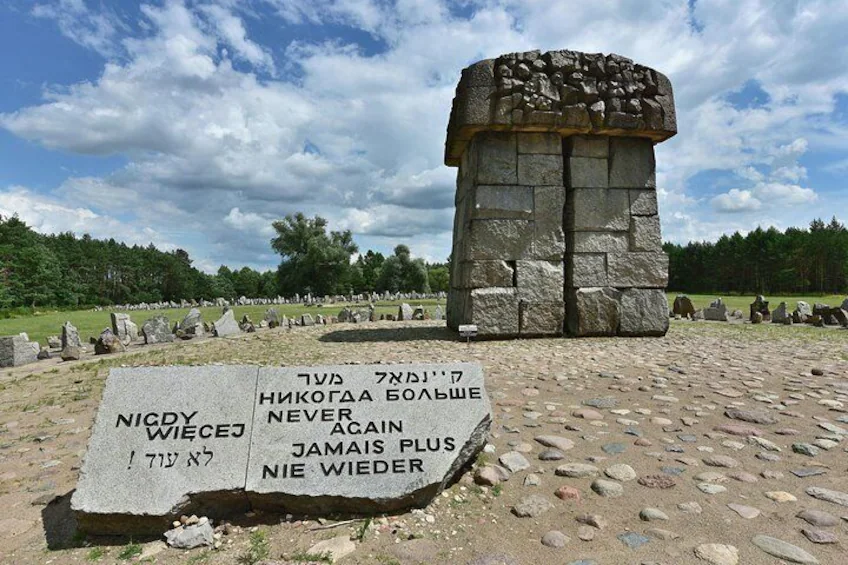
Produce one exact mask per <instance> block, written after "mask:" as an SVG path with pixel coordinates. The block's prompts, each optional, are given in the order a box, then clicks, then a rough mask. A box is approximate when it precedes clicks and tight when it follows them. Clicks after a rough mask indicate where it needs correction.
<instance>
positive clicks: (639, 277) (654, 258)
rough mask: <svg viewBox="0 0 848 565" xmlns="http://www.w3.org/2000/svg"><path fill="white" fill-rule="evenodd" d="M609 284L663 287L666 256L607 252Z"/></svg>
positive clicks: (665, 274)
mask: <svg viewBox="0 0 848 565" xmlns="http://www.w3.org/2000/svg"><path fill="white" fill-rule="evenodd" d="M607 276H608V277H609V285H610V286H613V287H617V288H626V287H643V288H665V286H666V284H667V283H668V256H667V255H666V254H665V253H609V254H607Z"/></svg>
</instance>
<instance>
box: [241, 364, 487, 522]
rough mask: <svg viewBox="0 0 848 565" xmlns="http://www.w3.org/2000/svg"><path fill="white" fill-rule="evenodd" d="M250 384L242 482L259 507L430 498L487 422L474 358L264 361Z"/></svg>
mask: <svg viewBox="0 0 848 565" xmlns="http://www.w3.org/2000/svg"><path fill="white" fill-rule="evenodd" d="M256 390H257V392H256V406H255V415H254V420H253V422H254V428H253V438H252V442H251V457H250V463H249V466H248V470H247V492H248V495H249V497H250V499H251V501H252V503H253V506H254V507H255V508H260V509H284V510H286V511H288V512H292V511H293V512H308V513H309V514H313V515H314V514H316V513H321V512H327V511H336V512H338V511H352V512H358V513H359V512H383V511H390V510H395V509H399V508H403V507H406V506H410V505H422V504H426V503H427V502H429V500H430V499H432V497H434V496H436V495H437V494H438V493H439V492H440V491H441V490H442V489H443V488H444V487H445V486H446V485H447V484H448V483H449V482H450V481H451V480H453V479H454V478H455V477H456V476H457V474H458V473H459V472H460V470H461V469H462V468H463V467H464V466H465V465H466V464H468V463H469V462H470V461H472V460H473V458H474V457H475V456H476V455H477V453H478V452H479V451H480V450H481V449H482V448H483V446H484V444H485V440H486V437H487V434H488V431H489V426H490V424H491V414H490V405H489V400H488V396H487V394H486V391H485V387H484V382H483V372H482V368H481V367H480V366H479V365H476V364H468V363H455V364H439V365H424V364H417V365H340V366H328V367H311V368H310V367H267V368H261V369H260V370H259V382H258V386H257V389H256ZM310 419H311V420H312V421H311V422H310V421H309V420H310Z"/></svg>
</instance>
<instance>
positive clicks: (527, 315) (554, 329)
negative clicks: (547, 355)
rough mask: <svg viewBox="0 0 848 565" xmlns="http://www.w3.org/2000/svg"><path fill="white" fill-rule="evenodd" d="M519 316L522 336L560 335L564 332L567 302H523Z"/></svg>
mask: <svg viewBox="0 0 848 565" xmlns="http://www.w3.org/2000/svg"><path fill="white" fill-rule="evenodd" d="M519 318H520V320H519V326H520V333H521V335H522V336H543V335H545V336H559V335H562V334H563V325H564V322H565V303H564V302H563V301H561V300H560V301H558V302H521V305H520V311H519Z"/></svg>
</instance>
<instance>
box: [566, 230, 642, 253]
mask: <svg viewBox="0 0 848 565" xmlns="http://www.w3.org/2000/svg"><path fill="white" fill-rule="evenodd" d="M568 241H569V244H568V251H569V252H573V253H609V252H616V251H618V252H626V251H629V250H630V234H629V233H627V232H610V231H575V232H571V233H570V234H569V237H568Z"/></svg>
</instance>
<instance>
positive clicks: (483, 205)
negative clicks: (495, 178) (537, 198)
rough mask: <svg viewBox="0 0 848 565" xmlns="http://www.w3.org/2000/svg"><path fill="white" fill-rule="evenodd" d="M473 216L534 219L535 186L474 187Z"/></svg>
mask: <svg viewBox="0 0 848 565" xmlns="http://www.w3.org/2000/svg"><path fill="white" fill-rule="evenodd" d="M472 192H473V194H474V211H473V213H472V215H471V217H472V218H496V219H508V218H519V219H532V217H533V187H532V186H508V185H480V186H478V187H476V188H475V189H473V191H472Z"/></svg>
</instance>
